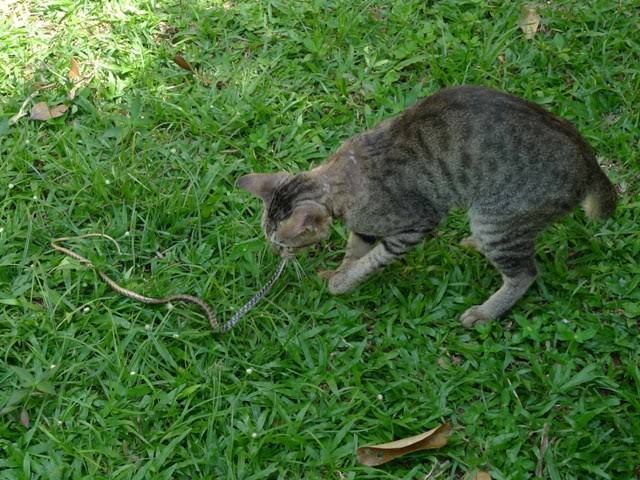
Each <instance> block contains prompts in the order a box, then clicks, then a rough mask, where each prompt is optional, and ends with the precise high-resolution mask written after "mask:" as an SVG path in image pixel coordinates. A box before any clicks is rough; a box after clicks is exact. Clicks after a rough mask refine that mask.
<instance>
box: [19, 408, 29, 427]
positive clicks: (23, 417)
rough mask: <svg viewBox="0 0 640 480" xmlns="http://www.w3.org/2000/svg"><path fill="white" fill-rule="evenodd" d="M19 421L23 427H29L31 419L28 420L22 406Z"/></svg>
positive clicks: (27, 415)
mask: <svg viewBox="0 0 640 480" xmlns="http://www.w3.org/2000/svg"><path fill="white" fill-rule="evenodd" d="M20 423H21V424H22V426H23V427H24V428H29V425H31V421H30V420H29V414H28V413H27V411H26V410H25V409H24V408H23V409H22V411H21V412H20Z"/></svg>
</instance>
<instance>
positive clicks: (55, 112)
mask: <svg viewBox="0 0 640 480" xmlns="http://www.w3.org/2000/svg"><path fill="white" fill-rule="evenodd" d="M68 109H69V107H67V106H66V105H63V104H60V105H56V106H55V107H53V108H51V109H49V112H51V118H58V117H61V116H62V115H64V114H65V112H66V111H67V110H68Z"/></svg>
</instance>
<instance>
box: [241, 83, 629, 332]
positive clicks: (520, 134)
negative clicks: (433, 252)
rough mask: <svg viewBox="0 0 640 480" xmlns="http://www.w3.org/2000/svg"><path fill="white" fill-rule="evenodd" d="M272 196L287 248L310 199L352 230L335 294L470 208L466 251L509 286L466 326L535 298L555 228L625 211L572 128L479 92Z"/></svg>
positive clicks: (440, 104)
mask: <svg viewBox="0 0 640 480" xmlns="http://www.w3.org/2000/svg"><path fill="white" fill-rule="evenodd" d="M245 183H246V182H245ZM265 188H266V187H265V185H258V186H254V190H255V191H254V190H251V189H250V188H248V190H250V191H254V193H256V192H257V191H260V192H262V191H264V190H265ZM266 189H267V190H269V189H268V188H266ZM271 193H272V195H268V196H265V195H264V194H262V193H257V194H258V195H260V196H261V197H262V198H263V199H265V203H266V214H265V218H264V228H265V230H266V232H267V235H268V237H269V238H270V239H271V240H272V241H273V242H275V243H277V244H279V245H285V246H286V245H287V242H288V240H286V239H283V238H281V236H279V232H280V231H281V230H282V228H281V225H282V224H283V223H284V222H286V221H287V220H286V219H287V218H288V217H290V216H292V215H293V213H292V212H294V211H296V209H297V208H300V205H303V204H304V203H305V202H309V201H313V202H316V203H317V204H318V205H323V206H324V207H326V212H327V213H326V215H327V217H331V218H339V219H342V220H343V221H344V222H345V223H346V225H347V227H348V228H349V230H350V231H351V232H352V234H351V235H350V238H349V243H348V245H347V252H346V254H345V258H344V261H343V263H342V265H341V266H340V267H339V268H338V269H337V270H336V271H335V272H330V273H327V272H325V273H324V276H325V277H326V278H328V279H329V289H330V291H331V292H332V293H345V292H348V291H350V290H351V289H353V288H355V287H356V286H357V285H358V284H360V283H361V282H362V281H364V280H365V279H366V278H368V277H369V276H370V275H372V274H373V273H374V272H375V271H377V270H378V269H380V268H381V267H383V266H384V265H386V264H388V263H390V262H392V261H393V260H394V259H396V258H398V257H399V256H401V255H403V254H404V253H406V252H407V251H408V250H409V249H411V248H412V247H413V246H415V245H417V244H418V243H420V242H421V241H422V240H423V239H424V238H426V237H427V236H428V235H429V234H430V233H431V232H432V231H433V230H434V229H435V228H436V227H437V225H438V224H439V222H440V221H441V219H442V218H443V217H444V216H445V215H446V214H447V212H449V210H451V209H452V208H454V207H463V208H466V209H467V210H468V212H469V218H470V226H471V232H472V236H471V237H470V238H469V239H467V240H466V241H465V243H466V244H467V245H470V246H474V247H475V248H477V249H478V250H479V251H480V252H481V253H483V254H484V255H485V256H486V257H487V259H488V260H489V261H490V262H491V263H492V264H493V265H494V266H495V267H496V268H497V269H498V270H499V271H500V273H501V274H502V277H503V285H502V287H501V288H500V289H499V290H498V291H497V292H495V293H494V294H493V295H492V296H491V297H490V298H489V299H487V301H486V302H484V303H483V304H482V305H478V306H475V307H472V308H470V309H468V310H467V311H466V312H465V313H464V314H463V315H462V322H463V324H464V325H466V326H471V325H473V324H476V323H481V322H485V321H487V320H489V319H491V318H495V317H498V316H500V315H502V314H503V313H505V312H506V311H507V310H508V309H509V308H511V306H512V305H513V304H514V303H515V302H516V301H517V300H518V299H519V298H520V297H521V296H522V295H523V294H524V293H525V292H526V290H527V289H528V288H529V286H530V285H531V283H532V282H533V281H534V279H535V277H536V266H535V261H534V244H535V239H536V236H537V235H538V234H539V233H540V232H541V231H542V230H544V229H545V228H546V227H547V226H548V225H549V224H551V223H552V222H555V221H557V220H558V219H560V218H561V217H562V216H564V215H566V214H567V213H569V212H571V211H572V210H574V209H575V208H576V206H578V205H580V204H582V205H583V208H584V209H585V211H586V212H587V214H588V215H589V216H590V217H594V218H604V217H606V216H609V215H611V214H612V213H613V210H614V208H615V203H616V194H615V190H614V188H613V186H612V184H611V182H610V181H609V180H608V178H607V177H606V175H605V174H604V173H603V172H602V170H601V169H600V167H599V166H598V164H597V162H596V159H595V156H594V154H593V151H592V149H591V147H590V146H589V145H588V144H587V142H586V141H585V140H584V139H583V138H582V137H581V136H580V134H579V133H578V132H577V130H576V129H575V128H574V127H573V126H572V125H571V124H570V123H569V122H567V121H566V120H563V119H561V118H558V117H556V116H554V115H553V114H551V113H549V112H547V111H546V110H544V109H542V108H541V107H539V106H537V105H535V104H533V103H530V102H527V101H525V100H522V99H520V98H517V97H514V96H512V95H508V94H506V93H502V92H498V91H495V90H490V89H486V88H481V87H470V86H468V87H458V88H451V89H445V90H442V91H440V92H438V93H436V94H434V95H432V96H431V97H428V98H426V99H424V100H422V101H421V102H419V103H418V104H416V105H414V106H412V107H410V108H408V109H407V110H406V111H404V112H403V113H402V114H400V115H399V116H397V117H395V118H392V119H389V120H386V121H384V122H382V123H381V124H379V125H378V126H377V127H375V128H373V129H371V130H369V131H367V132H364V133H362V134H360V135H358V136H356V137H353V138H351V139H349V140H348V141H346V142H345V143H344V144H343V145H342V147H341V148H340V149H339V150H338V151H337V152H336V153H335V154H334V155H333V156H332V157H331V158H330V159H329V160H328V161H327V162H326V163H324V164H323V165H321V166H320V167H318V168H316V169H314V170H311V171H310V172H305V173H302V174H299V175H296V176H292V177H287V180H286V181H285V182H283V183H282V184H280V185H279V186H278V187H277V188H274V189H273V190H272V192H271ZM323 211H324V210H323ZM298 216H300V213H299V212H298ZM317 220H318V221H319V222H320V221H326V220H327V219H317ZM309 235H310V234H308V233H307V237H306V240H307V241H309V239H310V238H311V241H315V240H319V239H320V234H318V237H317V238H316V237H309ZM325 236H326V231H323V232H322V238H324V237H325ZM301 243H302V242H298V245H299V244H301ZM291 245H293V243H291ZM305 245H306V243H305Z"/></svg>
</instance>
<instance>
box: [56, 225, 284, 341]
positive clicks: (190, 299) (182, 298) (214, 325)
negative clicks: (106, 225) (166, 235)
mask: <svg viewBox="0 0 640 480" xmlns="http://www.w3.org/2000/svg"><path fill="white" fill-rule="evenodd" d="M88 237H101V238H106V239H108V240H110V241H111V242H112V243H113V244H114V245H115V246H116V249H117V251H118V253H120V247H119V246H118V242H116V240H114V239H113V238H112V237H110V236H109V235H107V234H104V233H87V234H84V235H79V236H77V237H60V238H56V239H54V240H51V248H53V249H54V250H57V251H58V252H61V253H64V254H65V255H67V256H69V257H71V258H73V259H75V260H77V261H78V262H80V263H81V264H83V265H85V266H86V267H89V268H91V269H93V270H94V271H95V272H96V273H97V274H98V276H99V277H100V278H101V279H102V280H103V281H104V282H105V283H106V284H107V285H108V286H109V287H110V288H111V289H112V290H113V291H115V292H116V293H118V294H120V295H122V296H124V297H127V298H131V299H132V300H136V301H138V302H141V303H144V304H147V305H164V304H169V303H176V302H186V303H192V304H194V305H197V306H198V307H200V308H201V309H202V311H203V312H204V314H205V316H206V317H207V320H208V321H209V325H211V329H212V330H213V331H214V332H222V333H224V332H228V331H229V330H231V329H232V328H233V327H234V326H235V325H236V324H237V323H238V322H239V321H240V319H241V318H242V317H244V316H245V315H246V314H247V313H248V312H249V311H250V310H251V309H252V308H253V307H255V306H256V305H257V304H258V303H259V302H260V300H262V299H263V298H264V297H265V296H266V295H267V293H269V291H270V290H271V288H272V287H273V285H275V283H276V282H277V281H278V279H279V278H280V275H282V272H283V271H284V269H285V267H286V265H287V258H286V257H283V258H282V259H281V260H280V263H279V264H278V266H277V268H276V271H275V273H274V274H273V275H272V276H271V278H270V279H269V280H268V281H267V283H265V284H264V285H263V286H262V288H260V290H258V291H257V292H256V293H255V295H253V297H251V299H250V300H249V301H248V302H247V303H245V304H244V305H243V306H242V307H240V308H239V309H238V310H237V311H236V313H235V314H233V316H232V317H231V318H230V319H229V320H227V321H226V322H225V323H223V324H222V325H220V324H219V323H218V320H217V317H216V314H215V311H214V309H213V308H212V307H211V305H209V304H208V303H207V302H206V301H205V300H203V299H202V298H200V297H196V296H193V295H188V294H184V293H179V294H174V295H169V296H166V297H147V296H145V295H141V294H139V293H137V292H134V291H133V290H129V289H128V288H124V287H123V286H121V285H120V284H118V283H117V282H116V281H115V280H113V279H112V278H111V277H110V276H109V275H107V274H106V273H104V272H103V271H102V270H100V269H99V268H97V267H96V266H95V265H94V264H93V262H92V261H91V260H89V259H88V258H86V257H83V256H82V255H80V254H79V253H77V252H74V251H73V250H71V249H69V248H66V247H64V246H62V245H61V243H64V242H68V241H70V240H78V239H82V238H88Z"/></svg>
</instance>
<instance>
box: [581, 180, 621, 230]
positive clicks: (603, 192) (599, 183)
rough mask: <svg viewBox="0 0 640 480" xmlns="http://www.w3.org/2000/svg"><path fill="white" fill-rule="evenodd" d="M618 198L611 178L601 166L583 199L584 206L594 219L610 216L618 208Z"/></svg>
mask: <svg viewBox="0 0 640 480" xmlns="http://www.w3.org/2000/svg"><path fill="white" fill-rule="evenodd" d="M617 198H618V195H617V194H616V189H615V187H614V186H613V184H612V183H611V181H610V180H609V178H608V177H607V176H606V175H605V173H604V172H603V171H602V170H601V169H600V168H599V167H598V168H596V169H595V170H594V172H593V175H592V178H591V182H590V184H589V187H588V190H587V195H586V196H585V198H584V200H583V201H582V208H583V209H584V212H585V213H586V214H587V217H589V218H592V219H604V218H607V217H610V216H611V215H613V212H614V211H615V209H616V203H617Z"/></svg>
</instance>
